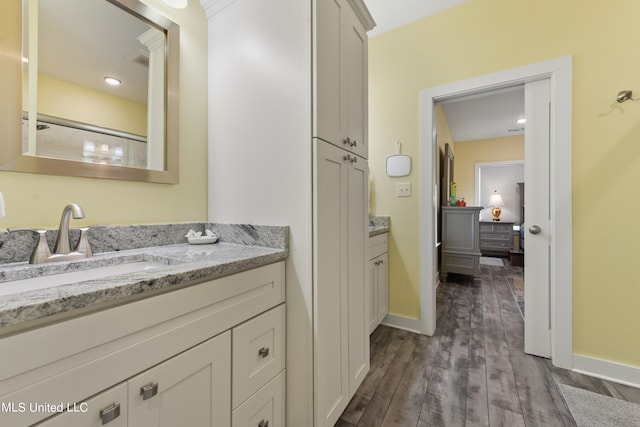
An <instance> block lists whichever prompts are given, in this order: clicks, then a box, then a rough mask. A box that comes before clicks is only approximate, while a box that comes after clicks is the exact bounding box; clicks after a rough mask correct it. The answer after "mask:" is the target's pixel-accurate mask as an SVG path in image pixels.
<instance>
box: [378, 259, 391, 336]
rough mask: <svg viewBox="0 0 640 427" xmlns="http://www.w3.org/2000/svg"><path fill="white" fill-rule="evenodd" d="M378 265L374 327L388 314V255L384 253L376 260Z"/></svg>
mask: <svg viewBox="0 0 640 427" xmlns="http://www.w3.org/2000/svg"><path fill="white" fill-rule="evenodd" d="M377 260H378V265H377V268H376V291H377V292H378V296H377V298H376V302H377V304H378V305H377V307H376V317H377V318H376V325H379V324H380V322H382V320H383V319H384V316H386V315H387V314H388V313H389V267H388V264H389V254H388V253H385V254H383V255H380V256H379V257H378V258H377Z"/></svg>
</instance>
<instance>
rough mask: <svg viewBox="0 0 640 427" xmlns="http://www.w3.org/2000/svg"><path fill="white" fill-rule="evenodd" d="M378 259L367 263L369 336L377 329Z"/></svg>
mask: <svg viewBox="0 0 640 427" xmlns="http://www.w3.org/2000/svg"><path fill="white" fill-rule="evenodd" d="M377 262H378V259H377V258H374V259H372V260H370V261H369V265H368V267H369V279H368V280H369V334H372V333H373V331H375V329H376V328H377V327H378V313H377V308H378V288H377V283H378V279H377V274H376V272H377V270H378V268H377V264H376V263H377Z"/></svg>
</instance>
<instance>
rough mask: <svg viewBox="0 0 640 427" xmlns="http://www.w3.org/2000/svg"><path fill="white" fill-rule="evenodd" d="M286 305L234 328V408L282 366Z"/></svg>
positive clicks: (274, 374) (282, 367)
mask: <svg viewBox="0 0 640 427" xmlns="http://www.w3.org/2000/svg"><path fill="white" fill-rule="evenodd" d="M284 330H285V305H284V304H282V305H280V306H278V307H276V308H274V309H272V310H269V311H267V312H266V313H264V314H261V315H260V316H257V317H255V318H253V319H251V320H249V321H248V322H246V323H243V324H242V325H240V326H237V327H235V328H233V346H232V347H233V357H234V362H233V401H232V403H233V405H232V406H233V408H237V407H238V406H239V405H240V404H242V402H244V401H245V400H247V398H249V396H251V395H252V394H253V393H255V392H256V391H257V390H258V389H259V388H260V387H262V386H264V385H265V384H266V383H267V382H269V380H271V379H272V378H273V377H274V376H276V375H277V374H278V372H280V371H282V370H283V369H284V365H285V336H284Z"/></svg>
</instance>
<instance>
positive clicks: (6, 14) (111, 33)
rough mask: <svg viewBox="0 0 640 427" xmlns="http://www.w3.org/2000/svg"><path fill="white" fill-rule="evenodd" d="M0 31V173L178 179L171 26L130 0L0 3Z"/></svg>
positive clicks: (175, 40) (174, 32)
mask: <svg viewBox="0 0 640 427" xmlns="http://www.w3.org/2000/svg"><path fill="white" fill-rule="evenodd" d="M0 28H2V29H3V34H2V37H1V38H0V51H1V52H3V53H6V54H3V55H0V70H2V75H3V77H4V79H3V81H2V82H0V126H2V129H3V132H2V134H1V136H0V138H2V140H1V141H0V170H6V171H16V172H28V173H42V174H50V175H65V176H80V177H93V178H109V179H121V180H132V181H145V182H161V183H177V182H178V164H179V159H178V155H179V149H178V137H179V128H178V124H179V111H178V97H179V87H178V79H179V42H180V39H179V37H180V29H179V26H178V25H177V24H175V23H174V22H172V21H171V20H169V19H167V18H166V17H164V16H162V15H161V14H159V13H158V12H156V11H155V10H153V9H152V8H150V7H148V6H146V5H145V4H143V3H141V2H140V1H138V0H3V13H2V16H0ZM108 80H109V81H111V82H112V83H113V82H115V83H119V84H118V85H115V86H114V85H109V84H108ZM5 129H6V131H5Z"/></svg>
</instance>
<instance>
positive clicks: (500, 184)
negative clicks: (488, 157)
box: [475, 161, 524, 223]
mask: <svg viewBox="0 0 640 427" xmlns="http://www.w3.org/2000/svg"><path fill="white" fill-rule="evenodd" d="M519 182H524V162H522V161H514V162H498V163H476V183H475V186H476V200H477V204H478V206H482V207H487V206H488V205H489V199H490V198H491V194H493V192H494V191H496V190H497V191H498V193H499V194H500V196H501V197H502V201H503V202H504V207H503V208H502V213H501V214H500V219H501V220H502V221H505V222H515V223H519V222H520V193H519V192H518V183H519ZM492 218H493V215H491V208H487V209H484V210H482V211H481V212H480V220H481V221H491V220H492Z"/></svg>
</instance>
